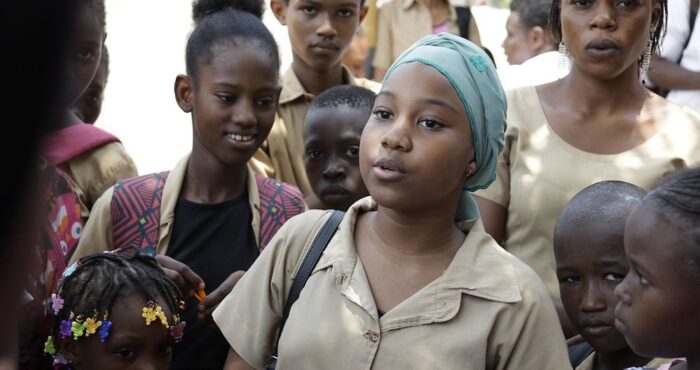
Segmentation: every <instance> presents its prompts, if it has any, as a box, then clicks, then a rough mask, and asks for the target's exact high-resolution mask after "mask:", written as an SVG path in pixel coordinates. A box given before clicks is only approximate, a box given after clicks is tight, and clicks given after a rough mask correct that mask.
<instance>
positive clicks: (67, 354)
mask: <svg viewBox="0 0 700 370" xmlns="http://www.w3.org/2000/svg"><path fill="white" fill-rule="evenodd" d="M61 355H62V356H63V357H64V358H65V359H66V360H67V361H68V363H69V364H71V365H72V366H78V365H80V349H79V348H78V343H77V342H76V341H74V340H65V341H62V342H61Z"/></svg>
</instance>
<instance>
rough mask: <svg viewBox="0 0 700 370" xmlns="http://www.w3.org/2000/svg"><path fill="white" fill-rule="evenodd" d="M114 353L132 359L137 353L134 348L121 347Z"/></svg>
mask: <svg viewBox="0 0 700 370" xmlns="http://www.w3.org/2000/svg"><path fill="white" fill-rule="evenodd" d="M114 353H115V354H117V356H119V357H121V358H123V359H132V358H134V355H135V352H134V350H132V349H131V348H119V349H118V350H116V351H114Z"/></svg>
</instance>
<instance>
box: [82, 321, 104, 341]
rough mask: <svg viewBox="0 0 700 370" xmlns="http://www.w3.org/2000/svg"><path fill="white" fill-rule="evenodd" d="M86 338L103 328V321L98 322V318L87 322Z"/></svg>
mask: <svg viewBox="0 0 700 370" xmlns="http://www.w3.org/2000/svg"><path fill="white" fill-rule="evenodd" d="M84 325H85V336H86V337H89V336H90V335H92V334H95V333H96V332H97V329H98V328H99V327H100V326H102V321H98V320H97V319H96V318H93V317H90V318H87V319H86V320H85V324H84Z"/></svg>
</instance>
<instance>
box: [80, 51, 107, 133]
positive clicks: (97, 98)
mask: <svg viewBox="0 0 700 370" xmlns="http://www.w3.org/2000/svg"><path fill="white" fill-rule="evenodd" d="M107 69H108V67H107V63H100V65H99V67H98V68H97V73H95V77H94V78H93V79H92V82H91V83H90V86H88V88H87V90H85V92H84V93H83V95H81V96H80V98H79V99H78V101H77V102H75V113H76V115H77V116H78V117H79V118H80V119H81V120H83V122H85V123H95V122H96V121H97V118H98V117H99V116H100V112H101V111H102V99H103V97H104V95H103V94H104V90H105V87H106V85H107V72H108V71H107Z"/></svg>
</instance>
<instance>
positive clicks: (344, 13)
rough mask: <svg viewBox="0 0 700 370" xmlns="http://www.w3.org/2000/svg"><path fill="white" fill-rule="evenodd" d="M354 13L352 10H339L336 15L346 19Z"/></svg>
mask: <svg viewBox="0 0 700 370" xmlns="http://www.w3.org/2000/svg"><path fill="white" fill-rule="evenodd" d="M354 14H355V13H354V12H353V11H352V10H349V9H341V10H339V11H338V15H339V16H341V17H343V18H348V17H352V16H353V15H354Z"/></svg>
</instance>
